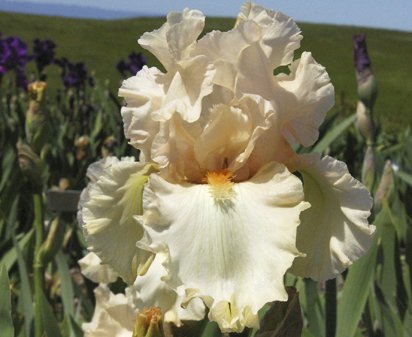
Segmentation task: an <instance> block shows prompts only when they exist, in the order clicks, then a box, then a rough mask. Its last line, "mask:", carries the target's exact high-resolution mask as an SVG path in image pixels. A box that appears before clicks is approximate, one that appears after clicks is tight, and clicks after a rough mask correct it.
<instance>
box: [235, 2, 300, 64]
mask: <svg viewBox="0 0 412 337" xmlns="http://www.w3.org/2000/svg"><path fill="white" fill-rule="evenodd" d="M242 21H253V22H255V23H257V24H258V25H259V27H260V28H261V31H262V33H261V34H262V38H261V40H260V45H261V48H262V49H263V51H264V53H265V55H266V57H267V58H268V60H269V63H270V65H271V67H272V69H274V68H276V67H278V66H282V65H287V64H289V63H291V62H292V60H293V52H294V51H295V50H297V49H299V47H300V40H301V39H302V35H301V34H300V29H299V27H298V26H297V25H296V24H295V22H294V21H293V20H292V19H291V18H290V17H288V16H286V15H284V14H282V13H281V12H274V11H271V10H269V9H266V8H264V7H262V6H258V5H256V4H254V3H252V2H246V3H245V4H244V5H243V6H242V7H241V11H240V13H239V16H238V23H241V22H242Z"/></svg>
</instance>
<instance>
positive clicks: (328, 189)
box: [80, 3, 374, 332]
mask: <svg viewBox="0 0 412 337" xmlns="http://www.w3.org/2000/svg"><path fill="white" fill-rule="evenodd" d="M203 27H204V16H203V15H202V13H201V12H199V11H196V10H189V9H185V10H184V11H183V12H182V13H175V12H172V13H170V14H169V15H168V17H167V22H166V23H165V24H164V25H163V26H162V27H160V28H159V29H157V30H155V31H153V32H150V33H145V34H143V36H142V37H141V38H140V39H139V43H140V45H141V46H142V47H144V48H146V49H147V50H149V51H150V52H151V53H153V54H154V55H155V56H156V57H157V58H158V59H159V61H160V62H161V63H162V64H163V66H164V68H165V69H166V72H165V73H163V72H161V71H160V70H159V69H157V68H148V67H146V66H145V67H143V69H142V70H141V71H140V72H138V73H137V75H136V76H133V77H131V78H129V79H127V80H126V81H124V82H123V85H122V87H121V88H120V90H119V95H120V96H121V97H124V99H125V101H126V106H125V107H124V108H123V109H122V117H123V121H124V127H125V135H126V137H127V138H128V139H129V141H130V144H131V145H133V146H134V147H136V148H137V149H139V150H140V151H141V161H140V162H134V161H131V160H129V159H127V160H122V161H117V160H115V159H109V160H106V161H105V163H103V164H99V165H100V166H99V170H100V171H99V174H98V175H97V177H95V179H94V180H93V179H92V183H91V184H90V185H89V187H88V189H87V190H86V192H85V193H84V195H83V198H82V202H81V207H82V208H81V215H80V217H81V221H82V222H83V224H84V230H85V234H86V237H87V240H88V242H89V244H90V249H91V250H93V251H95V252H96V253H97V254H98V255H99V256H100V257H101V258H102V260H103V262H104V263H107V264H110V265H111V266H112V267H113V269H114V270H115V271H116V272H117V273H118V274H119V275H120V276H122V277H123V278H124V279H125V280H126V281H128V282H129V283H133V282H134V286H133V287H134V288H135V289H137V290H136V291H138V292H139V293H140V294H141V298H144V297H145V294H144V286H145V284H144V283H145V280H146V279H148V278H145V276H143V274H144V273H145V272H146V270H147V268H148V266H149V265H150V261H152V260H153V256H155V262H156V261H160V262H161V263H155V262H154V263H153V264H152V266H150V267H149V269H148V271H147V272H148V273H150V272H151V269H152V268H156V270H159V271H158V272H156V273H154V272H152V274H151V276H153V277H151V278H150V279H151V282H152V283H151V284H152V285H153V282H154V281H153V280H157V282H158V284H159V289H161V291H160V290H159V292H158V294H159V296H161V295H160V294H164V293H165V291H166V290H167V292H170V293H173V292H174V293H175V294H177V296H178V299H179V303H181V306H183V307H186V306H187V305H190V304H193V303H194V302H195V301H196V306H195V307H196V308H197V309H198V306H199V305H200V304H201V303H203V304H204V305H206V307H207V308H208V309H209V314H208V315H209V319H211V320H214V321H216V322H217V323H218V324H219V327H220V328H221V330H222V331H237V332H239V331H242V330H243V329H244V328H245V327H256V326H258V324H259V322H258V316H257V312H258V310H259V309H260V308H262V307H263V305H264V304H265V303H267V302H271V301H285V300H286V299H287V293H286V291H285V288H284V284H283V277H284V275H285V273H286V272H287V271H288V270H291V271H292V272H293V273H295V274H296V275H298V276H303V277H311V278H313V279H316V280H326V279H329V278H333V277H335V276H336V275H338V274H339V273H340V272H342V271H343V270H344V269H346V268H347V267H348V266H349V265H350V264H351V263H352V262H353V261H355V260H356V259H357V258H359V257H360V256H361V255H363V254H364V252H365V251H366V250H367V249H368V247H369V245H370V243H371V236H372V234H373V231H374V228H373V226H369V225H368V221H367V219H368V216H369V214H370V212H369V211H370V208H371V206H372V200H371V197H370V195H369V193H368V191H367V190H366V188H365V187H364V186H363V185H362V184H361V183H360V182H358V181H357V180H355V179H354V178H353V177H351V175H350V174H349V172H348V169H347V167H346V165H345V164H344V163H342V162H339V161H337V160H335V159H333V158H331V157H324V158H321V157H320V156H319V155H317V154H305V155H298V154H296V153H295V152H294V151H293V149H292V145H293V144H296V143H298V144H300V145H302V146H306V147H307V146H311V145H313V144H314V143H315V142H316V140H317V139H318V135H319V132H318V128H319V126H320V124H321V123H322V121H323V120H324V118H325V114H326V112H327V111H328V110H329V109H330V108H331V106H332V105H333V103H334V89H333V86H332V84H331V83H330V79H329V76H328V74H327V72H326V70H325V69H324V67H322V66H321V65H319V64H318V63H317V62H316V61H315V60H314V59H313V57H312V55H311V54H310V53H308V52H304V53H303V54H302V55H301V57H300V58H298V59H295V60H294V58H293V57H294V51H295V50H296V49H298V48H299V47H300V40H301V39H302V36H301V35H300V30H299V28H298V27H297V25H296V24H295V23H294V22H293V21H292V19H291V18H289V17H287V16H285V15H283V14H281V13H279V12H273V11H270V10H267V9H265V8H263V7H260V6H257V5H254V4H251V3H246V4H245V5H244V6H243V7H242V9H241V13H240V14H239V16H238V20H237V23H236V26H235V28H234V29H232V30H230V31H228V32H220V31H213V32H211V33H208V34H206V35H205V36H204V37H202V38H201V39H199V40H197V38H198V36H199V35H200V33H201V32H202V30H203ZM281 66H288V67H289V72H288V73H287V74H285V73H280V74H279V75H275V76H274V75H273V73H274V70H275V69H277V68H278V67H281ZM295 171H299V172H300V176H301V177H303V185H302V181H301V180H300V179H299V178H298V177H297V176H295V175H294V174H293V172H295ZM156 275H157V276H156ZM133 287H132V289H133ZM151 294H154V296H153V297H155V294H156V291H155V290H153V291H152V292H151ZM199 299H200V300H201V302H199ZM148 302H149V303H148V305H152V303H150V302H151V300H149V299H148ZM199 303H200V304H199ZM193 306H194V305H193ZM187 308H189V307H187ZM188 310H190V309H188ZM189 316H190V315H189ZM192 316H193V315H192Z"/></svg>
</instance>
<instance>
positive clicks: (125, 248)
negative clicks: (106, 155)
mask: <svg viewBox="0 0 412 337" xmlns="http://www.w3.org/2000/svg"><path fill="white" fill-rule="evenodd" d="M154 171H155V169H154V168H153V166H152V165H148V164H142V163H136V162H131V161H117V162H112V165H111V166H108V167H105V170H104V173H103V174H102V175H101V176H100V177H99V179H98V180H97V181H96V182H92V183H90V184H89V187H88V192H87V193H88V198H87V199H88V200H87V201H86V202H84V204H83V207H82V209H81V217H82V222H83V229H84V233H85V237H86V240H87V243H88V244H89V249H90V250H91V251H93V252H95V253H96V254H97V255H98V256H99V257H100V258H101V259H102V262H103V263H104V264H108V265H110V266H111V267H112V268H113V270H115V271H116V272H117V273H118V274H119V275H120V276H121V277H122V278H123V279H124V280H125V281H126V282H128V283H133V281H134V280H135V278H136V273H137V269H138V267H139V265H141V264H142V263H144V262H145V259H146V258H147V253H146V252H143V251H140V250H139V249H138V248H137V247H136V242H137V241H138V240H140V239H141V237H142V235H143V230H142V228H141V226H140V225H139V224H138V223H137V222H136V221H135V220H134V219H133V216H135V215H138V214H142V204H141V196H142V190H143V186H144V184H145V183H146V181H147V179H148V175H149V174H150V173H152V172H154Z"/></svg>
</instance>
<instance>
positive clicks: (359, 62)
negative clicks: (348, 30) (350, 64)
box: [353, 34, 371, 73]
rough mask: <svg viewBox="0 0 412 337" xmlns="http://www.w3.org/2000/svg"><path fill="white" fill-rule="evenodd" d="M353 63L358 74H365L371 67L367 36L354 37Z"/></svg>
mask: <svg viewBox="0 0 412 337" xmlns="http://www.w3.org/2000/svg"><path fill="white" fill-rule="evenodd" d="M353 61H354V63H355V68H356V71H357V72H358V73H361V72H363V71H364V70H365V69H366V68H370V66H371V61H370V59H369V56H368V49H367V46H366V37H365V34H358V35H353Z"/></svg>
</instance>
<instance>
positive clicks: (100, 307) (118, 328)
mask: <svg viewBox="0 0 412 337" xmlns="http://www.w3.org/2000/svg"><path fill="white" fill-rule="evenodd" d="M94 294H95V298H96V307H95V311H94V314H93V318H92V321H91V322H90V323H83V325H82V329H83V331H84V337H131V336H132V334H133V327H134V321H135V317H136V312H135V310H134V309H133V308H132V307H131V306H130V305H129V304H128V302H127V299H126V297H125V296H124V295H123V294H117V295H114V294H113V293H112V292H111V291H110V290H109V288H108V287H107V286H106V285H99V286H98V287H97V288H95V290H94Z"/></svg>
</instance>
